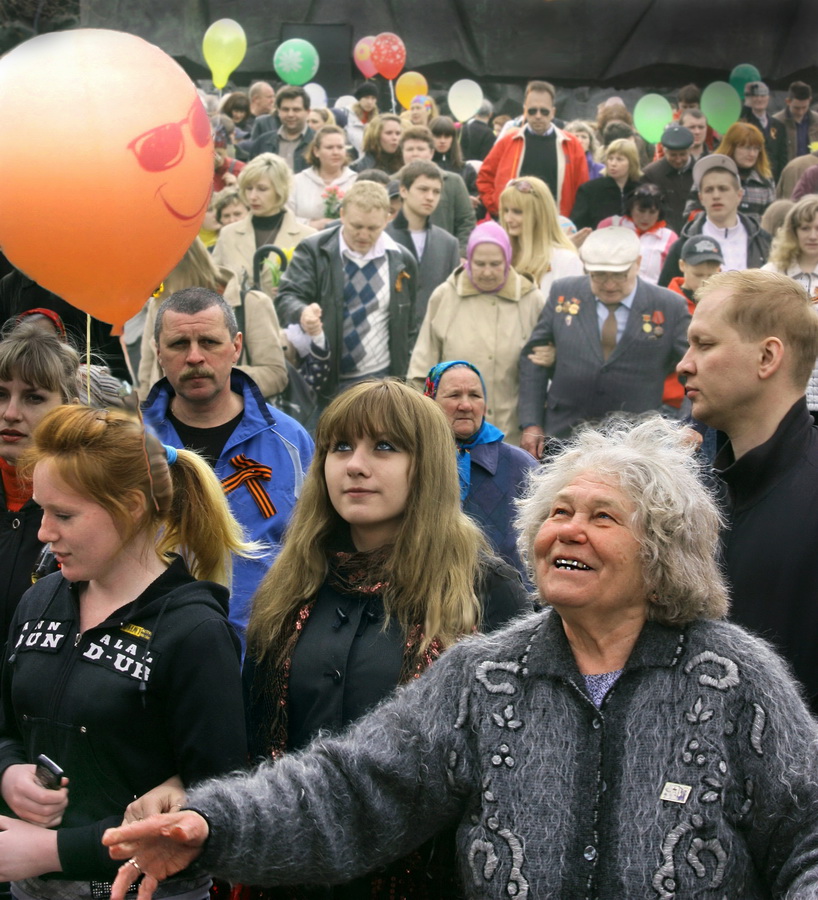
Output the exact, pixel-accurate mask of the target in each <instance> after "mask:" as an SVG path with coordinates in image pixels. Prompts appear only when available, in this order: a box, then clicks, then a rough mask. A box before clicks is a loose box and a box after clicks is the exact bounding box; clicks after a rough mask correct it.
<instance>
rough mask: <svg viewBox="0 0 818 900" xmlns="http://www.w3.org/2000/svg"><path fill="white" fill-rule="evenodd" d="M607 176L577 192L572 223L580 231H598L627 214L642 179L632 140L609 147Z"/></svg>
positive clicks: (613, 142)
mask: <svg viewBox="0 0 818 900" xmlns="http://www.w3.org/2000/svg"><path fill="white" fill-rule="evenodd" d="M602 161H603V162H604V163H605V174H604V175H603V176H602V177H601V178H595V179H594V180H593V181H586V182H585V184H581V185H580V186H579V188H578V189H577V197H576V200H575V201H574V208H573V209H572V210H571V221H572V222H573V223H574V224H575V225H576V226H577V228H596V227H597V225H599V223H600V222H601V221H602V220H603V219H606V218H607V217H608V216H623V215H625V199H626V197H627V196H628V194H630V193H631V192H632V191H634V190H635V189H636V187H637V183H638V181H639V179H640V178H641V177H642V170H641V168H640V167H639V151H638V150H637V148H636V144H634V142H633V141H632V140H630V138H618V139H617V140H615V141H611V143H610V144H608V146H607V147H606V148H605V154H604V157H603V160H602Z"/></svg>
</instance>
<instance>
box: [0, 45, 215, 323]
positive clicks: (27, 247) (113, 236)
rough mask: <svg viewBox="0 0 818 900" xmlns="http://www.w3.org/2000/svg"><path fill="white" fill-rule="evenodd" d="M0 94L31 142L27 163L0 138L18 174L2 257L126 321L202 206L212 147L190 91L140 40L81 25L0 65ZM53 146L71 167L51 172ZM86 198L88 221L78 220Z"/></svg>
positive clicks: (9, 168)
mask: <svg viewBox="0 0 818 900" xmlns="http://www.w3.org/2000/svg"><path fill="white" fill-rule="evenodd" d="M101 73H104V77H101ZM55 84H59V85H60V90H59V91H55V90H54V85H55ZM20 85H25V90H24V91H23V90H20ZM0 96H2V97H3V105H4V109H5V112H6V114H7V115H8V117H9V121H11V122H26V123H27V126H26V127H27V137H28V138H29V140H28V142H27V145H26V152H25V153H22V154H21V153H20V141H19V134H16V133H15V130H14V129H11V128H6V129H2V130H0V167H2V170H3V171H5V172H13V173H14V177H13V178H8V179H6V182H5V184H4V186H3V190H2V192H0V247H2V250H3V253H4V254H5V255H6V257H7V258H8V259H9V261H10V262H11V263H12V264H13V265H14V266H16V267H17V268H18V269H20V270H21V271H22V272H24V273H25V274H26V275H28V276H29V277H30V278H32V279H34V281H36V282H37V283H38V284H40V285H42V286H43V287H44V288H47V289H48V290H50V291H53V292H54V293H55V294H58V295H59V296H60V297H62V298H64V299H65V300H67V301H68V302H69V303H71V304H72V305H73V306H76V307H78V308H79V309H82V310H83V311H84V312H87V313H89V314H90V315H92V316H95V317H96V318H98V319H101V320H102V321H104V322H110V323H111V324H113V325H122V324H123V323H124V322H125V321H126V320H127V319H129V318H131V316H133V315H135V314H136V313H137V312H139V310H140V309H141V308H142V306H143V304H144V303H145V301H146V300H147V298H148V297H150V295H151V293H152V292H153V291H154V290H156V288H157V286H158V285H159V284H160V282H161V281H162V280H163V279H164V278H165V277H166V276H167V275H168V273H169V272H170V271H171V270H172V269H173V268H174V266H175V265H176V264H177V263H178V262H179V260H180V259H181V258H182V256H183V255H184V253H185V251H186V250H187V248H188V247H189V246H190V244H191V242H192V241H193V239H194V238H195V237H196V235H197V234H198V233H199V228H200V227H201V224H202V221H203V219H204V215H205V212H206V210H207V204H208V200H209V199H210V190H211V187H212V184H213V142H212V140H211V137H210V122H209V120H208V117H207V113H206V112H205V109H204V106H203V105H202V102H201V101H200V100H199V97H198V95H197V93H196V87H195V85H194V84H193V82H192V81H191V80H190V78H189V77H188V76H187V75H186V74H185V72H184V70H183V69H182V68H181V67H180V66H179V65H178V64H177V63H176V62H175V61H174V60H173V59H171V57H170V56H168V55H167V54H166V53H164V52H163V51H162V50H160V49H159V48H158V47H155V46H154V45H153V44H149V43H148V42H147V41H144V40H142V38H138V37H135V36H134V35H131V34H125V33H124V32H119V31H109V30H105V29H92V28H87V29H76V30H71V31H55V32H52V33H49V34H43V35H40V36H39V37H35V38H32V39H31V40H29V41H26V42H25V43H22V44H20V45H19V46H17V47H16V48H15V49H14V50H12V51H11V52H10V53H7V54H6V55H5V56H3V57H2V59H0ZM65 97H71V98H72V102H71V103H66V102H65ZM55 147H59V148H60V152H61V153H63V154H64V158H65V159H66V160H70V165H65V166H55V165H54V148H55ZM44 172H48V173H49V176H48V178H43V173H44ZM89 198H91V203H90V207H91V208H92V209H93V212H92V213H91V214H82V211H83V210H87V209H88V208H89Z"/></svg>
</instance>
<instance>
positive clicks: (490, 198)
mask: <svg viewBox="0 0 818 900" xmlns="http://www.w3.org/2000/svg"><path fill="white" fill-rule="evenodd" d="M555 94H556V91H555V89H554V86H553V85H551V84H549V83H548V82H547V81H531V82H529V84H528V86H527V87H526V92H525V100H524V101H523V107H524V112H525V125H523V127H522V128H519V129H515V130H513V131H510V132H509V133H508V134H506V135H504V136H503V137H501V138H500V139H499V140H498V141H497V143H496V144H495V145H494V146H493V147H492V148H491V150H490V151H489V154H488V156H487V157H486V158H485V159H484V160H483V165H482V166H481V167H480V171H479V172H478V173H477V190H478V191H479V193H480V199H481V200H482V201H483V205H484V206H485V207H486V210H487V211H488V212H489V214H490V215H492V216H494V217H495V218H496V217H497V214H498V211H499V199H500V194H502V192H503V190H504V189H505V187H506V185H507V184H508V183H509V181H511V179H512V178H517V177H519V176H523V175H533V176H535V177H536V178H540V179H542V180H543V181H544V182H545V183H546V184H547V185H548V187H549V188H550V189H551V193H552V194H553V195H554V198H555V200H556V201H557V205H558V206H559V210H560V213H562V215H564V216H568V217H570V215H571V210H572V209H573V207H574V200H575V199H576V193H577V188H578V187H579V186H580V185H581V184H583V183H584V182H586V181H587V180H588V163H587V161H586V159H585V148H584V147H583V146H582V143H581V142H580V140H579V138H577V137H576V136H575V135H573V134H569V133H568V132H567V131H563V130H562V129H561V128H557V127H556V125H554V123H553V119H554V114H555V112H556V105H555V102H554V101H555Z"/></svg>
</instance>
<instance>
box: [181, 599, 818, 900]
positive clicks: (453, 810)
mask: <svg viewBox="0 0 818 900" xmlns="http://www.w3.org/2000/svg"><path fill="white" fill-rule="evenodd" d="M189 802H190V805H191V806H192V807H194V808H197V809H200V810H202V811H204V812H205V813H206V814H207V816H208V817H209V818H210V821H211V836H210V839H209V841H208V844H207V847H206V851H205V854H204V855H203V856H202V858H201V865H202V866H203V867H205V868H207V869H208V870H209V871H211V872H212V873H213V874H214V875H217V876H220V877H222V878H226V879H228V880H235V881H243V882H244V883H246V884H287V883H292V882H298V883H305V882H322V881H324V882H327V881H329V882H338V881H343V880H346V879H349V878H352V877H354V876H357V875H360V874H361V873H363V872H366V871H368V870H370V869H373V868H375V867H377V866H379V865H382V864H383V863H385V862H387V861H388V860H392V859H394V858H396V857H399V856H401V855H403V854H405V853H407V852H408V851H409V850H411V849H412V848H413V847H416V846H418V845H420V844H421V843H423V842H424V841H425V840H427V839H428V838H429V837H430V836H431V835H432V834H434V833H435V832H436V831H437V830H438V829H440V828H442V827H443V826H444V825H448V824H456V825H457V827H458V832H457V835H458V854H459V859H460V865H461V869H462V874H463V880H464V884H465V886H466V893H467V895H468V896H469V897H473V898H486V900H488V898H496V900H501V898H502V900H508V898H518V900H519V898H530V900H535V898H536V900H540V898H559V900H568V898H572V900H573V898H602V900H625V898H628V900H631V898H640V900H641V898H657V897H658V898H662V900H692V898H696V900H737V898H741V900H756V898H771V897H776V898H778V897H786V898H790V900H792V898H811V900H814V898H815V897H818V725H817V724H816V722H815V721H814V720H813V719H812V718H811V717H810V714H809V712H808V711H807V709H806V707H805V705H804V703H803V702H802V700H801V699H800V696H799V694H798V691H797V689H796V687H795V686H794V682H793V681H792V679H791V678H790V676H789V675H788V673H787V671H786V670H785V667H784V665H783V663H782V662H781V660H780V659H779V658H778V657H777V656H776V655H775V654H774V653H773V652H772V651H771V650H770V648H769V647H768V646H767V645H766V644H765V643H763V642H762V641H760V640H759V639H757V638H754V637H752V636H751V635H749V634H748V633H747V632H745V631H743V630H742V629H740V628H739V627H737V626H735V625H731V624H728V623H725V622H697V623H694V624H693V625H691V626H688V627H686V628H676V629H673V628H666V627H664V626H660V625H657V624H655V623H648V624H647V625H646V626H645V628H644V629H643V631H642V634H641V635H640V638H639V640H638V642H637V644H636V646H635V648H634V650H633V652H632V654H631V657H630V659H629V660H628V662H627V664H626V666H625V669H624V672H623V674H622V676H621V677H620V678H619V680H618V681H617V683H616V684H615V686H614V687H613V688H612V690H611V691H610V692H609V693H608V695H607V697H606V698H605V700H604V702H603V704H602V707H601V709H599V710H597V709H596V708H595V707H594V705H593V704H592V703H591V701H590V699H589V697H588V694H587V691H586V689H585V686H584V682H583V679H582V676H581V675H580V674H579V672H578V671H577V668H576V665H575V662H574V659H573V656H572V654H571V651H570V648H569V646H568V644H567V641H566V639H565V635H564V631H563V628H562V623H561V620H560V619H559V617H558V616H557V615H556V614H555V613H552V612H545V613H537V614H534V615H533V616H528V617H525V618H524V619H521V620H517V621H516V622H515V623H514V624H512V625H511V626H509V627H508V628H506V629H504V630H503V631H500V632H497V633H496V634H493V635H489V636H485V637H477V638H470V639H467V640H465V641H463V642H461V643H459V644H457V645H456V646H454V647H453V648H451V649H450V650H448V651H447V652H446V653H445V654H443V656H442V657H441V659H440V660H439V661H438V662H437V663H436V664H435V665H434V666H432V667H431V669H430V670H429V671H428V672H427V673H426V674H424V675H423V677H421V678H419V679H418V680H416V681H415V682H413V683H412V684H410V685H407V686H406V687H404V688H401V689H400V690H399V691H398V692H397V693H396V694H395V695H394V696H393V697H392V698H391V699H389V700H387V701H385V702H384V703H383V704H381V705H380V706H379V707H378V708H376V709H375V710H374V711H373V712H372V713H370V714H369V715H367V716H365V717H364V718H363V719H362V720H360V721H359V722H358V723H356V724H355V725H354V726H352V727H351V728H350V730H348V731H347V732H346V733H345V734H343V735H341V736H340V737H335V738H320V737H319V738H318V739H317V740H316V741H315V742H313V744H312V745H311V747H309V748H308V749H307V750H305V751H304V752H303V753H299V754H293V755H291V756H287V757H285V758H283V759H282V760H281V761H279V762H277V763H275V764H272V765H270V764H266V765H264V766H262V767H261V768H260V769H257V770H256V771H255V772H253V773H251V774H244V775H235V776H231V777H230V778H226V779H219V780H215V781H211V782H207V783H205V784H203V785H202V786H200V787H199V788H197V789H195V790H194V791H193V792H192V793H191V795H190V798H189Z"/></svg>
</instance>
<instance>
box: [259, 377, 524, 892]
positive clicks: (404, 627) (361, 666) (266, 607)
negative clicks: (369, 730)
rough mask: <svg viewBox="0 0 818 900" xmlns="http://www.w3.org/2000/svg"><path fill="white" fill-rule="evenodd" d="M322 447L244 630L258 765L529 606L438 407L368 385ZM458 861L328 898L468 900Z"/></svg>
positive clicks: (350, 400)
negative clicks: (486, 532)
mask: <svg viewBox="0 0 818 900" xmlns="http://www.w3.org/2000/svg"><path fill="white" fill-rule="evenodd" d="M315 438H316V448H315V456H314V458H313V462H312V465H311V467H310V470H309V473H308V475H307V479H306V481H305V483H304V487H303V490H302V494H301V497H300V499H299V502H298V504H297V505H296V508H295V511H294V513H293V518H292V520H291V522H290V526H289V529H288V531H287V534H286V537H285V541H284V545H283V547H282V550H281V553H280V555H279V557H278V559H277V560H276V562H275V564H274V565H273V567H272V568H271V569H270V571H269V573H268V574H267V576H266V577H265V579H264V581H263V582H262V583H261V585H260V587H259V590H258V592H257V594H256V597H255V600H254V604H253V612H252V615H251V618H250V623H249V628H248V632H247V640H248V651H247V659H246V660H245V672H244V680H245V689H246V697H245V700H246V706H247V711H248V739H249V743H250V748H251V755H252V756H253V757H254V758H255V759H256V760H257V759H259V758H270V757H271V756H272V757H276V756H278V755H279V754H281V753H283V752H285V751H286V752H289V751H292V750H297V749H299V748H301V747H304V746H305V745H306V744H307V743H308V742H309V741H310V740H311V738H312V737H314V736H315V734H316V733H317V732H318V731H319V730H320V729H329V730H332V731H338V730H340V729H341V728H343V727H344V726H345V725H346V724H348V723H349V722H352V721H354V720H355V719H358V718H359V717H360V716H362V715H363V714H364V713H365V712H367V711H368V710H369V709H371V708H372V707H373V706H375V705H376V704H377V703H378V702H379V701H380V700H381V699H382V698H384V697H385V696H387V695H388V694H390V693H391V692H392V690H393V689H394V688H395V687H396V686H397V685H399V684H402V683H404V682H406V681H409V680H410V679H412V678H416V677H418V676H419V675H420V674H421V673H422V672H423V671H424V670H425V669H426V668H427V667H428V666H429V665H430V664H431V663H433V662H434V661H435V659H437V657H438V656H439V655H440V653H441V652H442V651H443V650H444V649H445V648H446V647H448V646H449V645H451V644H453V643H454V642H455V641H457V640H458V639H459V638H460V637H462V636H463V635H466V634H470V633H472V632H473V631H476V630H482V631H486V630H492V629H494V628H497V627H498V626H499V625H501V624H502V623H504V622H506V621H507V620H508V619H510V618H512V617H513V616H515V615H517V614H518V613H520V612H522V611H524V610H525V611H530V610H531V608H532V606H531V601H530V600H529V598H528V596H527V595H526V593H525V591H524V589H523V587H522V584H521V582H520V579H519V576H518V575H517V573H516V572H515V571H514V570H513V569H512V568H511V567H510V566H508V565H507V564H505V563H503V562H501V561H499V560H498V559H496V557H494V556H492V555H491V552H490V551H489V549H488V546H487V544H486V542H485V540H484V538H483V537H482V535H481V533H480V531H479V529H478V528H477V526H476V525H475V524H474V523H473V522H472V521H471V520H470V519H469V518H468V517H467V516H465V515H464V514H463V512H462V511H461V507H460V489H459V482H458V476H457V469H456V462H455V459H454V455H453V454H452V452H451V442H452V437H451V431H450V430H449V427H448V424H447V422H446V419H445V416H444V415H443V413H442V412H441V410H440V409H439V408H438V407H437V405H436V404H435V403H434V402H433V401H431V400H429V399H428V398H426V397H423V396H422V395H421V394H420V393H418V392H417V391H414V390H412V389H411V388H408V387H406V386H405V385H403V384H401V383H399V382H397V381H390V380H387V381H377V382H364V383H362V384H358V385H355V386H353V387H351V388H350V389H349V390H347V391H345V392H344V393H343V394H341V395H340V396H338V397H337V398H336V399H335V400H334V401H333V402H332V403H331V404H330V405H329V406H328V407H327V409H326V411H325V412H324V414H323V415H322V417H321V419H320V421H319V423H318V427H317V430H316V435H315ZM450 851H451V852H450ZM452 853H453V841H451V840H448V839H447V838H446V837H443V838H441V837H439V838H438V839H437V840H436V842H435V843H434V845H427V846H425V847H423V848H421V849H420V850H419V851H416V853H415V854H413V856H412V858H411V860H410V861H408V862H407V860H406V859H404V860H401V861H400V862H398V863H395V864H393V865H392V866H390V867H389V868H388V869H386V870H382V871H380V872H377V873H375V874H374V875H372V876H368V877H366V878H364V879H361V880H359V881H356V882H354V883H351V884H349V885H345V886H343V888H334V889H330V888H327V889H326V891H327V893H326V894H325V895H320V896H327V897H341V896H343V897H347V896H356V897H363V896H366V897H381V896H382V897H384V898H386V897H389V896H412V897H437V896H440V897H444V896H446V897H456V896H458V893H459V888H457V886H456V885H455V884H454V878H455V877H456V876H455V872H456V867H455V865H454V864H453V856H452ZM421 885H423V887H422V890H421V887H420V886H421ZM247 890H248V891H249V889H247ZM333 891H334V892H335V893H333ZM265 893H266V892H265ZM247 896H252V897H254V898H255V897H258V896H259V891H258V889H253V890H252V893H249V892H248V894H247ZM269 896H276V897H285V896H286V897H289V896H298V894H297V892H296V893H295V894H294V893H293V891H292V889H287V890H286V891H284V892H282V893H276V892H269ZM311 896H315V895H311Z"/></svg>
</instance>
